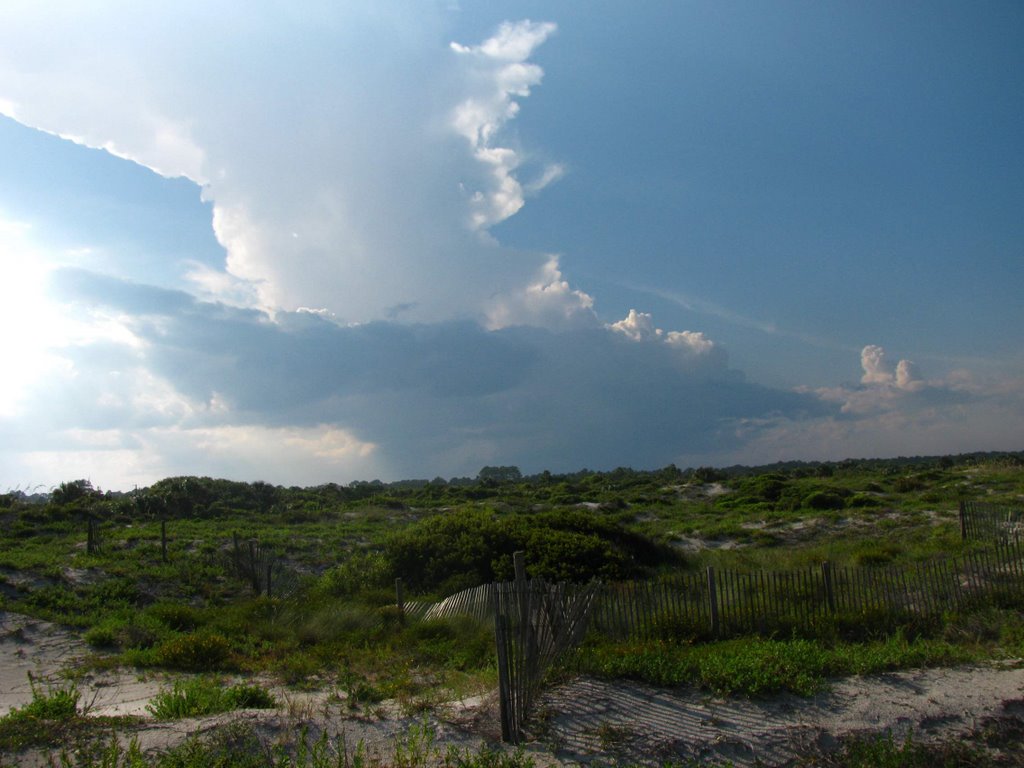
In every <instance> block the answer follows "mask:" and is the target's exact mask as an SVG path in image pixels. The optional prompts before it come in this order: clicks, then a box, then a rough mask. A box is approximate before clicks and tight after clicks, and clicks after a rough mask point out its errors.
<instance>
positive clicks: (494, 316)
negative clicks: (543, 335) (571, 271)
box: [487, 256, 598, 330]
mask: <svg viewBox="0 0 1024 768" xmlns="http://www.w3.org/2000/svg"><path fill="white" fill-rule="evenodd" d="M593 306H594V299H593V298H592V297H591V296H590V295H588V294H586V293H584V292H583V291H580V290H576V289H574V288H573V287H572V286H570V285H569V283H568V281H566V280H564V279H562V271H561V270H560V269H559V264H558V257H557V256H551V257H549V258H548V260H547V263H546V264H544V266H543V267H542V268H541V269H540V270H539V272H538V274H537V276H536V278H535V280H534V281H533V282H531V283H530V284H529V285H527V286H526V287H525V288H523V289H522V290H519V291H515V292H510V293H507V294H505V295H504V296H499V297H497V298H496V299H495V301H494V302H493V304H492V306H491V308H490V310H489V312H488V315H487V327H488V328H490V329H492V330H493V329H497V328H505V327H508V326H511V325H537V326H541V327H543V328H552V329H557V330H564V329H567V328H591V327H596V326H597V325H598V321H597V315H596V314H595V312H594V309H593Z"/></svg>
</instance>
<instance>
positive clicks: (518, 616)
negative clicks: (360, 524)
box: [396, 540, 1024, 743]
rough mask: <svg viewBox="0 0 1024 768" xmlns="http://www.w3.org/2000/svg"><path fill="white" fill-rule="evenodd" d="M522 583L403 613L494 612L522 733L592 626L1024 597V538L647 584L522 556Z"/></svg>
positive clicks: (682, 625) (865, 614)
mask: <svg viewBox="0 0 1024 768" xmlns="http://www.w3.org/2000/svg"><path fill="white" fill-rule="evenodd" d="M515 562H516V574H517V578H516V580H515V581H513V582H506V583H502V584H486V585H483V586H480V587H475V588H473V589H467V590H464V591H462V592H459V593H456V594H454V595H451V596H449V597H447V598H445V599H443V600H441V601H439V602H437V603H417V602H410V603H404V604H403V600H402V590H401V585H400V584H398V585H396V586H397V587H398V600H399V606H400V608H401V609H402V615H403V618H404V617H406V616H408V617H414V618H418V619H440V618H451V617H457V616H469V617H475V618H476V619H477V620H481V621H483V620H487V619H488V618H489V617H492V618H493V621H494V627H495V643H496V648H497V658H498V678H499V695H500V705H501V729H502V737H503V738H504V739H505V740H506V741H511V742H513V743H515V742H518V740H519V739H520V738H521V736H522V731H523V726H524V724H525V723H526V720H527V718H528V716H529V712H530V708H531V706H532V704H533V702H534V701H535V699H536V696H537V694H538V692H539V686H540V681H541V679H542V677H543V675H544V673H545V672H546V670H547V669H548V668H549V666H550V665H551V664H552V663H554V661H555V660H556V659H557V657H558V656H559V655H560V654H562V653H563V652H565V651H566V650H568V649H570V648H571V647H573V646H574V645H575V644H576V643H578V642H579V640H581V639H582V637H583V635H584V634H585V633H586V632H587V631H588V630H589V631H592V632H597V633H599V634H601V635H604V636H606V637H610V638H614V639H620V640H637V641H640V642H645V641H652V640H678V639H681V638H687V639H699V638H704V639H710V638H725V637H735V636H739V635H747V634H757V633H761V634H772V633H779V632H782V633H787V634H788V633H790V632H793V631H800V630H807V631H814V630H815V629H819V628H821V626H822V625H823V624H824V623H827V622H836V623H837V624H843V623H845V626H846V627H847V628H848V629H854V630H858V628H861V627H863V628H865V629H869V630H870V629H879V628H883V627H884V626H885V623H886V622H893V623H895V622H900V621H905V620H908V619H912V618H914V617H930V616H937V615H941V614H942V613H944V612H946V611H966V610H971V609H972V608H975V607H979V606H983V605H1003V606H1021V605H1024V542H1022V541H1019V540H997V541H996V542H995V543H994V544H992V545H991V546H989V547H987V548H985V549H978V550H975V551H969V552H967V553H966V554H964V555H962V556H960V557H946V558H941V559H936V560H929V561H922V562H918V563H912V564H909V565H901V566H873V567H867V566H862V567H837V566H835V565H834V564H831V563H822V564H820V565H817V566H813V567H807V568H798V569H792V570H787V571H770V572H769V571H757V572H743V571H733V570H727V569H722V570H716V569H713V568H706V569H705V570H704V571H701V572H692V573H690V572H683V573H677V574H672V575H670V576H665V577H662V578H659V579H654V580H649V581H631V582H621V583H612V584H600V583H598V582H592V583H591V584H588V585H565V584H557V585H556V584H548V583H547V582H544V581H542V580H540V579H533V580H527V579H526V575H525V568H524V566H523V558H522V555H521V553H517V556H516V558H515Z"/></svg>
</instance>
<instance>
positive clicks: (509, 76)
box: [451, 21, 564, 229]
mask: <svg viewBox="0 0 1024 768" xmlns="http://www.w3.org/2000/svg"><path fill="white" fill-rule="evenodd" d="M555 30H556V26H555V25H554V24H552V23H535V22H532V21H521V22H517V23H508V22H506V23H505V24H502V25H501V27H500V28H499V29H498V32H497V33H496V34H495V35H494V36H493V37H491V38H489V39H487V40H485V41H484V42H483V43H481V44H480V45H476V46H465V45H460V44H459V43H452V44H451V48H452V50H453V51H454V52H455V53H457V54H458V55H459V56H460V57H462V58H464V59H466V60H468V62H470V65H469V66H470V71H471V73H472V80H473V83H474V85H475V88H474V89H473V90H474V93H472V94H471V95H470V96H468V97H467V98H466V99H465V100H464V101H462V102H461V103H460V104H459V105H458V106H457V107H455V109H454V111H453V113H452V125H453V126H454V128H455V130H456V131H457V132H458V133H459V134H460V135H462V136H463V137H464V138H465V139H466V140H467V141H468V142H469V145H470V147H471V149H472V152H473V156H474V157H475V158H476V159H477V160H478V161H479V162H480V163H481V164H482V165H483V166H485V167H486V168H488V169H489V178H487V179H486V181H487V185H486V186H485V187H484V188H482V189H476V190H469V191H468V194H469V200H470V203H471V208H472V212H471V215H470V223H471V226H472V227H473V228H474V229H487V228H488V227H491V226H493V225H494V224H497V223H499V222H501V221H504V220H505V219H507V218H509V217H510V216H513V215H515V214H516V213H517V212H518V211H519V209H520V208H522V207H523V204H524V202H525V201H524V199H523V196H524V188H523V185H522V184H521V183H520V182H519V180H518V179H517V178H516V176H515V171H516V170H517V169H518V168H519V165H520V160H521V159H520V153H519V152H517V151H516V150H514V149H512V148H510V147H507V146H500V145H496V143H495V142H496V141H497V140H498V137H499V136H500V134H501V130H502V128H503V127H504V125H505V124H506V123H507V122H508V121H509V120H512V119H513V118H515V116H516V115H517V114H518V112H519V102H518V101H516V99H517V98H525V97H527V96H529V95H530V88H532V87H533V86H536V85H539V84H540V81H541V79H542V78H543V76H544V71H543V70H542V69H541V68H540V67H539V66H537V65H536V64H531V63H529V62H528V61H527V60H528V59H529V58H530V56H532V55H533V52H534V50H535V49H536V48H537V47H538V46H540V45H541V44H543V43H544V41H545V40H547V38H548V37H549V36H550V35H552V34H553V33H554V32H555ZM563 173H564V166H562V165H560V164H557V163H556V164H552V165H549V166H547V167H546V168H545V169H543V171H542V172H541V175H540V176H539V177H538V178H537V179H535V180H534V181H533V182H531V183H530V184H529V185H528V187H527V189H528V190H529V191H530V192H538V191H540V190H541V189H543V188H544V187H546V186H547V185H548V184H550V183H552V182H553V181H555V180H557V179H559V178H560V177H561V176H562V175H563Z"/></svg>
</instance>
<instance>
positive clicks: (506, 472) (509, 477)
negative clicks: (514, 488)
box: [476, 467, 523, 483]
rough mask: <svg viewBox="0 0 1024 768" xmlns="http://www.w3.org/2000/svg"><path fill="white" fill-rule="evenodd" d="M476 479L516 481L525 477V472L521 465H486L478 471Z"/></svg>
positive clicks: (501, 481)
mask: <svg viewBox="0 0 1024 768" xmlns="http://www.w3.org/2000/svg"><path fill="white" fill-rule="evenodd" d="M476 479H477V480H478V481H479V482H481V483H485V482H487V481H488V480H490V481H492V482H495V483H515V482H518V481H520V480H522V479H523V473H522V472H520V471H519V467H484V468H483V469H481V470H480V471H479V472H478V473H477V475H476Z"/></svg>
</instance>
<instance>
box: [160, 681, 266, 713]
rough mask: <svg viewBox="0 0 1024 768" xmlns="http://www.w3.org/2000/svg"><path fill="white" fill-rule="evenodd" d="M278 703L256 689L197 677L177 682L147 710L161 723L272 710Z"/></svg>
mask: <svg viewBox="0 0 1024 768" xmlns="http://www.w3.org/2000/svg"><path fill="white" fill-rule="evenodd" d="M276 706H277V702H276V701H275V699H274V697H273V696H272V695H270V693H269V692H268V691H266V690H264V689H263V688H260V687H259V686H255V685H233V686H231V687H229V688H224V687H223V686H222V684H221V682H220V681H219V680H214V679H210V678H202V677H197V678H194V679H192V680H184V681H182V680H178V681H176V682H175V683H174V686H173V688H171V690H170V691H161V692H160V693H158V694H157V695H156V696H154V697H153V700H152V701H151V702H150V703H149V705H148V706H147V707H146V709H148V710H149V712H150V713H152V715H153V716H154V717H156V718H159V719H161V720H175V719H179V718H183V717H202V716H204V715H215V714H217V713H218V712H231V711H233V710H236V709H272V708H274V707H276Z"/></svg>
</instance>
